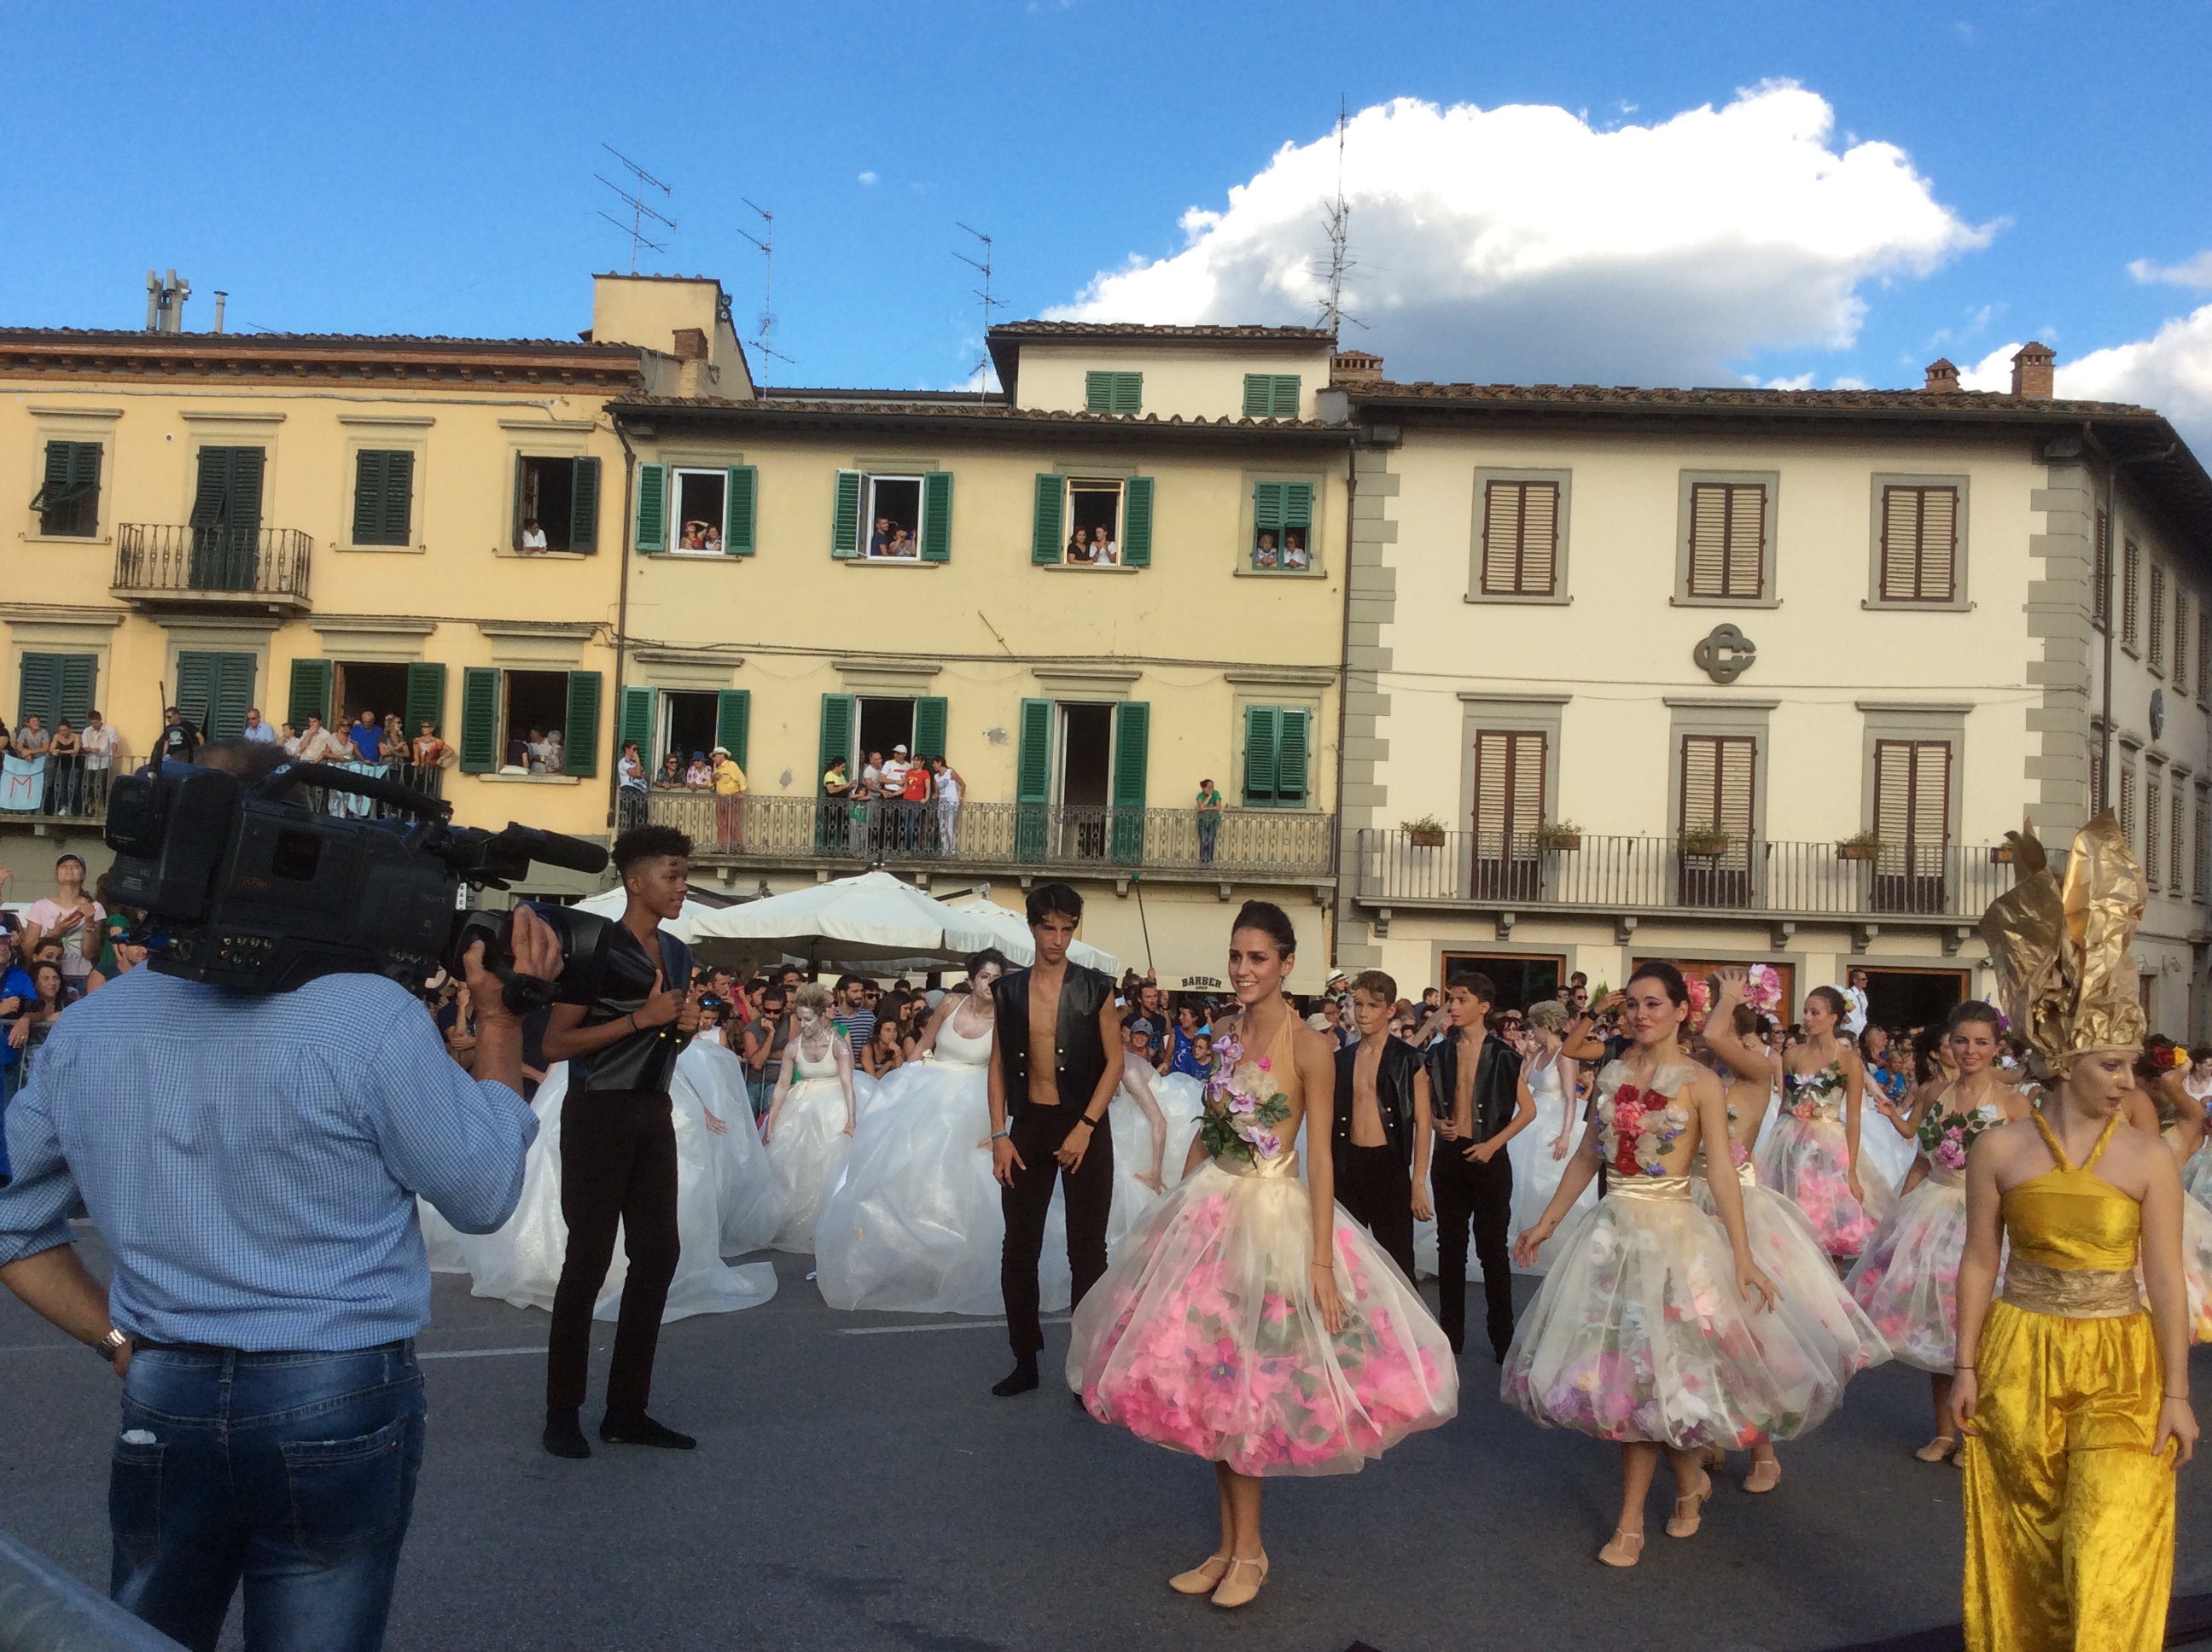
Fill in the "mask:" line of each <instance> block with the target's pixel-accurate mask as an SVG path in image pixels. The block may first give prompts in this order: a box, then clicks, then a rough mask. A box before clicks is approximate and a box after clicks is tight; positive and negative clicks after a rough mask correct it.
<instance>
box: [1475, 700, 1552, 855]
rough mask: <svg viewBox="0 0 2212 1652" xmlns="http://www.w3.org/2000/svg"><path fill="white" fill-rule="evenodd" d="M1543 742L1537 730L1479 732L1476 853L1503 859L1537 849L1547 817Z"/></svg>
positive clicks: (1476, 786)
mask: <svg viewBox="0 0 2212 1652" xmlns="http://www.w3.org/2000/svg"><path fill="white" fill-rule="evenodd" d="M1544 745H1545V739H1544V737H1543V736H1542V735H1541V734H1539V733H1535V732H1533V731H1518V730H1502V729H1483V730H1480V731H1479V732H1477V733H1476V735H1475V737H1474V844H1475V847H1474V853H1475V855H1476V857H1477V858H1478V859H1484V860H1501V859H1506V858H1508V857H1509V856H1510V855H1514V854H1520V855H1526V854H1528V853H1532V852H1533V847H1532V845H1531V844H1530V842H1528V841H1527V840H1528V839H1530V838H1532V837H1533V836H1534V833H1535V830H1536V828H1537V827H1538V826H1539V825H1541V824H1542V823H1543V819H1544Z"/></svg>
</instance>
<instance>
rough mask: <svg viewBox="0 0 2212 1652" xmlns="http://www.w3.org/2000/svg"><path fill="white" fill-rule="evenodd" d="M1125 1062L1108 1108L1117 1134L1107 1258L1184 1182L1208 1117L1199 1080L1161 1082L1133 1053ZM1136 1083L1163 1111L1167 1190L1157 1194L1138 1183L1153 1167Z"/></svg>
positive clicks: (1174, 1077) (1179, 1077)
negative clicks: (1186, 1162) (1192, 1148)
mask: <svg viewBox="0 0 2212 1652" xmlns="http://www.w3.org/2000/svg"><path fill="white" fill-rule="evenodd" d="M1121 1060H1122V1063H1123V1066H1122V1077H1121V1084H1119V1085H1117V1086H1116V1087H1115V1091H1114V1099H1113V1101H1112V1102H1109V1104H1108V1106H1107V1109H1106V1127H1107V1128H1108V1129H1109V1130H1110V1131H1112V1132H1113V1133H1114V1205H1113V1208H1112V1209H1111V1210H1110V1211H1109V1212H1107V1216H1106V1254H1108V1255H1109V1257H1111V1256H1118V1255H1120V1254H1121V1242H1122V1241H1123V1240H1124V1239H1126V1238H1127V1237H1128V1236H1129V1230H1131V1229H1132V1228H1133V1227H1135V1226H1136V1225H1137V1222H1138V1220H1139V1218H1141V1217H1142V1216H1143V1215H1144V1213H1145V1212H1146V1211H1148V1210H1150V1209H1152V1206H1154V1205H1156V1204H1157V1203H1158V1202H1159V1201H1160V1200H1163V1199H1164V1198H1166V1197H1167V1193H1166V1191H1162V1192H1160V1193H1154V1192H1153V1191H1152V1189H1151V1188H1150V1187H1146V1186H1145V1184H1144V1183H1143V1182H1141V1181H1138V1180H1137V1178H1138V1176H1139V1175H1142V1174H1143V1173H1144V1172H1145V1171H1146V1170H1148V1169H1151V1168H1152V1123H1151V1121H1149V1120H1147V1119H1146V1117H1145V1109H1144V1108H1142V1107H1140V1106H1139V1105H1138V1102H1137V1099H1136V1096H1135V1095H1134V1093H1133V1086H1134V1085H1137V1084H1144V1085H1147V1086H1148V1087H1149V1088H1150V1089H1151V1090H1152V1100H1153V1102H1155V1103H1156V1104H1157V1105H1158V1108H1159V1109H1160V1122H1161V1127H1162V1131H1163V1134H1162V1137H1161V1147H1160V1181H1161V1183H1162V1186H1163V1188H1164V1189H1172V1188H1173V1187H1174V1186H1175V1185H1176V1182H1178V1181H1181V1180H1182V1165H1183V1161H1184V1160H1185V1159H1186V1158H1188V1157H1190V1142H1191V1138H1192V1137H1194V1136H1195V1135H1196V1134H1197V1133H1198V1127H1199V1122H1200V1120H1202V1119H1203V1118H1204V1117H1205V1116H1206V1090H1205V1087H1204V1086H1203V1085H1202V1084H1200V1083H1199V1081H1198V1080H1197V1079H1195V1078H1192V1077H1190V1076H1189V1075H1188V1073H1182V1072H1171V1073H1170V1074H1168V1075H1167V1076H1166V1077H1165V1078H1162V1077H1161V1076H1160V1075H1159V1074H1158V1073H1157V1072H1153V1071H1152V1068H1151V1067H1149V1066H1146V1064H1145V1063H1144V1062H1142V1061H1139V1060H1138V1059H1137V1058H1136V1057H1135V1056H1133V1055H1129V1054H1124V1055H1123V1056H1122V1058H1121Z"/></svg>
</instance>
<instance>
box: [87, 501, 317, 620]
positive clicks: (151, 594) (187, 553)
mask: <svg viewBox="0 0 2212 1652" xmlns="http://www.w3.org/2000/svg"><path fill="white" fill-rule="evenodd" d="M313 546H314V541H313V540H312V539H310V538H308V537H307V535H306V534H304V533H302V532H301V531H299V530H298V529H296V528H252V529H249V528H228V527H222V526H216V527H206V528H195V527H190V526H187V525H183V524H180V523H175V522H125V523H121V524H118V526H117V528H116V531H115V584H114V587H113V588H114V592H115V594H116V595H117V596H118V597H121V598H125V600H127V601H129V602H131V603H134V604H137V605H138V606H140V607H142V608H177V607H216V608H225V607H228V608H241V607H244V608H260V609H266V610H270V612H274V613H305V612H307V609H308V607H309V604H308V601H307V561H308V553H309V552H310V551H311V550H313Z"/></svg>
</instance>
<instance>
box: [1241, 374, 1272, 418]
mask: <svg viewBox="0 0 2212 1652" xmlns="http://www.w3.org/2000/svg"><path fill="white" fill-rule="evenodd" d="M1274 404H1275V381H1274V378H1273V375H1272V374H1265V373H1248V374H1245V375H1244V416H1245V417H1246V418H1248V419H1264V418H1266V417H1267V416H1268V410H1269V409H1271V408H1272V407H1273V406H1274Z"/></svg>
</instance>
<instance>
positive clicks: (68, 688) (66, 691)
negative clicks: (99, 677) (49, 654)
mask: <svg viewBox="0 0 2212 1652" xmlns="http://www.w3.org/2000/svg"><path fill="white" fill-rule="evenodd" d="M61 659H62V702H61V708H60V711H59V713H58V715H57V717H56V719H55V721H54V723H53V724H52V726H53V727H57V728H58V727H59V726H61V720H62V719H63V718H66V719H68V720H69V726H70V727H71V728H73V729H76V730H77V731H78V732H82V731H83V729H84V726H85V723H86V722H87V720H88V719H89V718H90V717H91V715H92V686H93V677H94V673H95V672H96V671H98V669H99V666H100V657H99V656H98V655H96V654H64V655H63V656H62V657H61Z"/></svg>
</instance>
